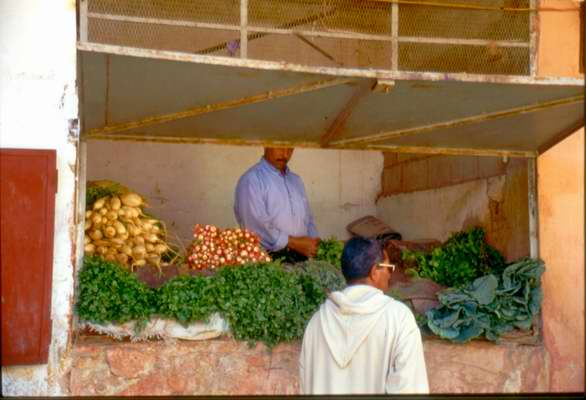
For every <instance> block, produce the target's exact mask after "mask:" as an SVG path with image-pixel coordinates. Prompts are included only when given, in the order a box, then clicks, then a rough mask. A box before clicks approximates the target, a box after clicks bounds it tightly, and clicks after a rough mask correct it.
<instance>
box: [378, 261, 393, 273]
mask: <svg viewBox="0 0 586 400" xmlns="http://www.w3.org/2000/svg"><path fill="white" fill-rule="evenodd" d="M376 266H377V267H380V268H390V269H391V272H395V264H387V263H378V264H376Z"/></svg>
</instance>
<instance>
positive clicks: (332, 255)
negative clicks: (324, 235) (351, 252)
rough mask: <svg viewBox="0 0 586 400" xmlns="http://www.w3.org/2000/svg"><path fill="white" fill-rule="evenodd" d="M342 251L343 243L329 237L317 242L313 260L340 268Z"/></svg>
mask: <svg viewBox="0 0 586 400" xmlns="http://www.w3.org/2000/svg"><path fill="white" fill-rule="evenodd" d="M343 250H344V242H342V241H340V240H337V239H336V238H335V237H331V238H329V239H325V240H322V241H321V242H319V247H318V248H317V254H316V257H315V259H316V260H318V261H326V262H328V263H330V264H332V265H335V266H336V267H338V268H340V267H341V266H342V251H343Z"/></svg>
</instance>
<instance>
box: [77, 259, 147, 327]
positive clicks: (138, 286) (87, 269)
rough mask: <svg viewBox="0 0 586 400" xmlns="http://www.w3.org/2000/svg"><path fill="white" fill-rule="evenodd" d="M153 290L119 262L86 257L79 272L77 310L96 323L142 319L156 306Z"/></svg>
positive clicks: (81, 315) (80, 315)
mask: <svg viewBox="0 0 586 400" xmlns="http://www.w3.org/2000/svg"><path fill="white" fill-rule="evenodd" d="M155 301H156V299H155V296H154V293H153V291H152V290H151V289H150V288H148V287H147V286H146V285H145V284H143V283H142V282H139V281H138V280H137V279H136V277H135V276H134V275H133V274H131V273H130V272H128V271H127V270H125V269H124V268H122V267H121V266H120V265H118V264H115V263H112V262H109V261H105V260H104V259H103V258H100V257H85V258H84V266H83V268H82V270H81V271H80V272H79V296H78V301H77V305H76V309H77V314H78V315H79V318H80V319H82V320H87V321H92V322H96V323H108V322H113V323H124V322H127V321H131V320H138V321H142V322H145V321H147V320H148V319H149V318H150V316H151V315H152V313H153V311H154V310H155V307H156V305H155Z"/></svg>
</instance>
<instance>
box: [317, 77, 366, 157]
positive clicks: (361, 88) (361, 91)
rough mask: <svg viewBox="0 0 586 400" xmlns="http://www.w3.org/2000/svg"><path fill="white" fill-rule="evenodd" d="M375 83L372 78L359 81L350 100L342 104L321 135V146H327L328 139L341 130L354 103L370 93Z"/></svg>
mask: <svg viewBox="0 0 586 400" xmlns="http://www.w3.org/2000/svg"><path fill="white" fill-rule="evenodd" d="M375 85H376V80H373V79H368V80H366V81H364V82H360V83H359V85H358V87H357V88H356V90H355V91H354V93H353V94H352V97H350V100H348V102H347V103H346V104H345V105H344V107H343V108H342V111H340V113H339V114H338V115H337V116H336V118H335V119H334V122H333V123H332V125H330V127H329V128H328V130H327V131H326V132H325V133H324V134H323V135H322V136H321V138H320V144H321V146H322V147H327V145H328V144H329V143H330V141H331V140H332V139H334V138H335V137H336V136H338V135H339V134H340V132H342V129H344V125H346V121H348V118H350V115H352V111H354V108H355V107H356V105H357V104H358V103H359V102H360V100H362V99H363V98H364V96H366V95H368V94H369V93H370V91H371V90H372V88H373V87H374V86H375Z"/></svg>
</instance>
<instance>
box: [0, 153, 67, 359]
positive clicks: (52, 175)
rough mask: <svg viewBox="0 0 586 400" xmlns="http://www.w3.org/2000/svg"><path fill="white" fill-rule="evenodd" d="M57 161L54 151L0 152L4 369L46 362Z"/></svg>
mask: <svg viewBox="0 0 586 400" xmlns="http://www.w3.org/2000/svg"><path fill="white" fill-rule="evenodd" d="M55 162H56V158H55V151H54V150H16V149H0V176H1V185H0V193H1V196H0V221H1V223H0V272H1V278H2V293H1V294H2V365H3V366H4V365H19V364H44V363H46V362H47V358H48V352H49V343H50V341H51V280H52V271H53V231H54V226H55V218H54V215H55V192H56V188H57V171H56V165H55Z"/></svg>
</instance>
